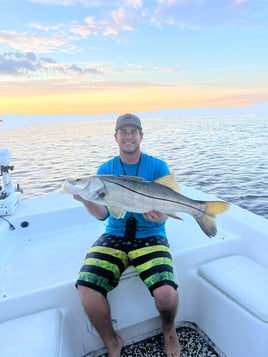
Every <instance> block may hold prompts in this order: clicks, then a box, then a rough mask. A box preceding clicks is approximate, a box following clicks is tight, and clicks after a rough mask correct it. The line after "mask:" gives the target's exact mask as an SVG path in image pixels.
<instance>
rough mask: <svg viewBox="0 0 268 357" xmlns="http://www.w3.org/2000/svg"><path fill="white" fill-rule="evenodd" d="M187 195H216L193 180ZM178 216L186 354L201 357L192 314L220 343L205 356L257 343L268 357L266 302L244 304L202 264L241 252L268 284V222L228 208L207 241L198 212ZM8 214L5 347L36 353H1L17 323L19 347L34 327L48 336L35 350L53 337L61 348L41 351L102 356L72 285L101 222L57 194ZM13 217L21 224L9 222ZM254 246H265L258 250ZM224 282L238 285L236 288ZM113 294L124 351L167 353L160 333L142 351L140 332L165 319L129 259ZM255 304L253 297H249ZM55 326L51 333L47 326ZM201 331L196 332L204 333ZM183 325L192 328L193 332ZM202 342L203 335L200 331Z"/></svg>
mask: <svg viewBox="0 0 268 357" xmlns="http://www.w3.org/2000/svg"><path fill="white" fill-rule="evenodd" d="M183 194H187V195H188V197H191V195H192V197H195V198H196V199H211V197H210V196H208V195H206V194H204V193H200V192H197V191H193V190H189V191H187V188H185V190H184V192H183ZM181 217H182V218H183V221H177V220H173V219H169V220H168V222H167V234H168V237H169V242H170V247H171V250H172V254H173V260H174V268H175V276H176V279H177V282H178V284H179V291H180V309H179V313H178V316H177V317H176V325H177V326H178V334H179V335H180V339H181V341H182V347H183V349H182V352H183V354H182V357H186V356H192V355H193V356H194V355H195V356H202V354H194V352H193V349H195V348H196V347H193V348H192V347H189V344H188V343H189V340H191V341H192V342H193V345H192V346H194V345H195V342H194V340H195V339H196V338H197V337H195V338H193V337H192V335H191V337H189V328H188V327H189V326H188V327H187V328H188V329H187V328H186V327H185V326H181V325H180V324H181V323H182V321H190V322H193V323H194V324H195V325H196V326H198V328H199V329H202V330H203V331H204V332H201V337H204V336H205V335H202V334H203V333H205V334H206V335H207V336H209V338H210V339H211V340H212V341H213V342H214V343H215V344H216V345H217V346H218V349H217V348H215V349H214V352H213V351H212V350H211V354H208V353H210V352H204V353H207V354H204V356H210V355H211V356H221V355H220V354H219V353H220V351H223V352H222V353H223V355H224V353H226V354H227V355H228V357H237V356H238V355H243V356H244V357H247V356H250V354H249V351H251V352H252V353H253V354H254V355H256V356H257V357H266V356H267V355H268V347H267V346H266V347H265V348H266V349H265V348H263V346H264V345H266V343H265V341H267V338H268V327H267V321H265V314H266V309H267V310H268V306H267V305H268V304H266V303H265V302H264V303H263V305H262V316H261V317H260V316H254V313H252V309H253V310H254V308H255V306H253V308H252V309H251V310H250V309H246V308H245V307H244V306H243V304H242V303H241V302H240V301H239V299H241V296H238V301H234V299H233V297H232V293H233V292H232V291H227V292H224V291H221V285H222V281H221V280H219V281H218V284H219V287H215V285H213V284H212V283H211V281H210V279H211V276H210V275H211V274H210V271H209V269H208V278H204V277H203V276H201V274H200V269H201V268H202V267H203V266H204V265H205V264H206V263H207V262H210V261H215V262H216V264H217V262H218V260H219V259H220V258H225V257H230V256H234V257H236V256H243V257H247V258H248V259H250V261H254V262H257V263H258V268H257V270H256V274H257V275H258V276H259V271H261V272H262V273H263V278H262V279H263V280H262V281H261V282H264V283H266V277H267V279H268V276H266V273H267V272H268V261H267V253H266V252H267V248H268V239H267V229H266V228H267V221H266V220H265V219H261V217H257V216H255V215H252V214H250V213H249V212H247V211H245V210H242V209H240V208H238V207H236V206H231V208H230V210H229V211H228V212H227V213H225V214H224V215H222V216H219V217H218V219H217V226H218V234H217V235H216V237H214V238H212V239H210V238H208V237H207V236H205V234H204V233H203V232H202V231H201V230H200V228H199V226H198V225H197V223H196V222H195V221H194V220H193V218H192V217H190V216H187V215H181ZM5 218H6V219H7V220H8V221H9V222H6V221H4V220H0V249H1V260H0V342H1V343H0V355H1V356H5V357H6V356H7V357H8V356H11V355H12V357H17V356H20V357H22V356H25V357H32V356H35V355H34V354H28V355H26V354H25V355H23V354H16V353H15V354H14V351H12V354H9V355H8V354H6V355H5V353H6V350H4V349H5V348H11V347H12V344H11V343H10V342H9V344H8V341H11V340H12V331H14V330H15V331H21V338H20V339H19V338H18V332H17V333H16V336H13V338H16V339H17V340H18V344H19V343H20V342H21V344H22V345H21V346H20V348H19V350H20V351H22V350H23V346H24V344H25V346H26V345H28V344H29V343H27V341H28V342H29V340H28V339H29V336H28V335H27V333H26V332H25V331H28V330H29V329H30V330H31V331H32V333H33V335H34V334H35V335H36V334H37V335H38V334H40V335H42V336H43V339H42V341H38V340H37V339H35V341H34V342H33V343H32V348H33V349H34V344H37V343H39V342H40V344H41V345H38V346H37V347H36V348H37V349H38V348H39V350H40V351H43V350H44V351H45V346H48V345H54V344H55V345H56V346H57V348H56V350H55V351H56V352H55V351H54V350H53V351H54V352H53V353H54V354H53V353H52V354H50V352H49V353H47V354H46V355H45V354H40V353H39V354H38V355H39V356H40V357H43V356H44V357H49V356H50V355H51V356H52V355H53V356H61V357H77V356H97V355H99V352H98V353H97V352H96V351H100V350H101V349H102V348H103V345H102V342H101V340H100V338H99V336H98V334H97V333H96V331H95V330H94V328H93V327H92V326H91V324H90V323H89V321H88V320H87V318H86V316H85V314H84V312H83V310H82V307H81V304H80V301H79V298H78V296H77V292H76V289H75V287H74V283H75V279H76V275H77V272H78V270H79V268H80V264H81V262H82V260H83V259H84V256H85V253H86V251H87V249H88V248H89V246H90V245H91V244H92V242H93V241H94V240H95V239H96V237H98V236H99V235H100V234H101V233H102V232H103V229H104V222H100V221H96V220H95V219H93V218H92V217H90V215H88V213H87V212H86V210H85V209H84V208H83V207H82V206H81V204H80V203H79V202H77V201H75V200H73V198H72V197H70V196H68V195H63V194H60V193H54V194H50V195H44V196H41V197H38V198H36V199H31V200H25V201H23V202H22V203H21V205H20V206H18V207H17V211H16V213H15V214H14V215H12V216H7V217H5ZM10 224H12V225H13V226H14V227H15V230H12V229H11V226H10ZM252 237H254V244H252V239H253V238H252ZM256 245H260V246H262V247H263V249H257V246H256ZM250 267H251V265H249V268H250ZM246 268H247V267H246ZM259 269H260V270H259ZM246 273H247V271H246ZM234 276H236V274H234ZM255 278H256V276H255V275H253V276H252V277H250V276H249V277H248V279H249V281H248V284H247V289H246V290H245V294H246V295H247V293H248V292H250V289H252V288H254V286H255V287H256V289H258V287H257V285H256V279H255ZM223 280H224V278H223ZM267 282H268V280H267ZM266 285H267V286H268V284H266ZM228 289H231V290H232V287H228ZM228 294H229V296H228ZM266 296H267V295H266ZM109 301H110V303H111V306H112V314H113V315H112V318H113V321H114V324H115V328H116V329H117V331H119V333H120V335H121V336H122V337H123V339H124V343H125V346H129V347H127V348H126V349H125V350H124V351H125V352H124V351H123V353H125V355H132V356H133V357H134V356H152V355H154V356H158V355H159V356H161V353H162V352H161V337H159V336H158V337H155V338H154V339H153V341H154V342H148V341H146V345H147V347H148V346H152V345H154V346H158V347H159V351H158V352H157V354H156V352H154V354H145V352H142V354H141V353H140V352H138V349H141V350H142V351H144V349H143V348H144V347H142V346H143V345H141V344H140V345H139V347H137V345H136V343H137V342H139V341H140V340H143V339H144V338H143V337H146V338H149V337H150V338H151V337H152V336H153V335H152V331H154V332H155V331H158V333H159V331H160V330H159V329H160V319H159V317H158V312H157V310H156V308H155V307H154V306H153V304H152V300H151V296H150V294H149V293H148V292H147V291H146V289H144V286H143V284H142V282H141V281H140V279H139V278H138V277H137V275H136V273H135V271H134V270H133V268H132V267H129V268H128V269H127V270H126V272H125V273H124V274H123V276H122V278H121V281H120V284H119V286H118V287H117V289H115V290H114V291H112V292H111V293H110V294H109ZM122 301H124V304H123V305H122ZM254 304H255V305H256V304H257V302H256V301H254V300H253V305H254ZM144 306H146V309H144ZM263 316H264V318H263ZM33 321H34V322H35V323H36V325H35V324H33ZM25 326H26V327H27V328H28V330H27V328H25ZM29 326H30V327H29ZM35 326H36V331H37V332H36V333H34V327H35ZM14 327H15V328H14ZM19 327H21V330H20V329H19ZM48 327H49V328H48ZM53 329H54V330H55V331H56V332H55V334H51V330H53ZM199 329H198V333H199V332H200V331H201V330H199ZM54 330H53V331H54ZM255 330H256V331H258V337H257V339H258V344H259V345H260V346H261V347H260V349H259V350H257V351H256V348H255V347H254V350H252V346H251V345H253V340H254V339H256V336H254V338H253V336H252V331H255ZM38 331H39V332H38ZM185 331H188V332H187V333H188V335H187V333H186V332H185ZM223 331H224V333H223ZM191 332H192V333H193V336H194V335H195V336H197V335H196V331H193V330H192V331H191ZM5 333H9V334H7V335H6V334H5ZM185 333H186V335H185ZM25 334H26V335H27V336H26V335H25ZM199 335H200V333H199ZM199 335H198V336H199ZM183 336H186V337H183ZM187 336H188V337H187ZM193 339H194V340H193ZM198 340H199V341H200V340H202V338H201V339H200V338H199V337H198ZM183 341H184V342H183ZM187 341H188V342H187ZM209 341H210V340H209ZM184 343H185V345H184ZM7 344H8V347H7ZM42 344H43V345H42ZM211 345H213V343H212V344H211V343H210V342H209V343H206V344H204V349H205V351H207V350H206V348H208V347H205V346H211ZM255 345H256V343H255V342H254V346H255ZM25 346H24V347H25ZM135 348H136V350H135ZM202 348H203V347H202ZM209 348H210V347H209ZM130 351H131V352H130ZM215 351H216V352H215ZM139 353H140V354H139ZM146 353H149V351H147V352H146ZM158 353H159V354H158ZM191 353H193V354H191ZM202 353H203V352H202ZM213 353H218V354H213ZM123 356H124V354H123Z"/></svg>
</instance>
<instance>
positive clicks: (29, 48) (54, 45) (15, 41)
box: [0, 31, 76, 53]
mask: <svg viewBox="0 0 268 357" xmlns="http://www.w3.org/2000/svg"><path fill="white" fill-rule="evenodd" d="M0 43H2V44H6V45H8V46H9V47H11V48H14V49H16V50H21V51H24V52H38V53H51V52H55V51H59V52H74V51H75V50H76V49H75V46H74V45H73V44H71V43H70V39H69V38H68V37H66V36H64V35H63V34H59V35H53V34H52V35H50V36H48V35H47V36H41V35H37V34H29V33H25V32H24V33H18V32H15V31H0Z"/></svg>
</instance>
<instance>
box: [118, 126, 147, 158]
mask: <svg viewBox="0 0 268 357" xmlns="http://www.w3.org/2000/svg"><path fill="white" fill-rule="evenodd" d="M142 138H143V133H142V132H141V130H140V129H139V128H137V127H136V126H134V125H124V126H122V127H121V128H120V129H118V130H117V132H116V133H115V140H116V142H117V144H118V146H119V149H120V151H122V152H123V153H125V154H133V153H135V152H137V151H138V150H139V148H140V143H141V141H142Z"/></svg>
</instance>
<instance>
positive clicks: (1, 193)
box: [0, 148, 22, 216]
mask: <svg viewBox="0 0 268 357" xmlns="http://www.w3.org/2000/svg"><path fill="white" fill-rule="evenodd" d="M0 169H1V171H0V175H1V177H2V183H3V186H0V216H8V215H12V214H14V212H15V210H16V207H17V205H18V204H19V202H20V201H21V200H22V189H21V188H20V186H19V185H16V186H14V185H12V183H11V176H10V171H12V170H13V169H14V166H10V151H9V150H8V149H5V148H0Z"/></svg>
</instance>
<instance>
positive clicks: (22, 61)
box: [0, 52, 102, 82]
mask: <svg viewBox="0 0 268 357" xmlns="http://www.w3.org/2000/svg"><path fill="white" fill-rule="evenodd" d="M42 73H43V74H44V73H46V75H47V76H48V77H58V76H61V75H62V76H65V75H68V76H72V75H77V74H79V75H84V76H86V75H88V74H93V75H98V74H101V73H102V72H101V70H100V69H99V68H94V67H93V66H90V65H83V66H82V65H81V66H79V65H77V64H67V63H57V62H56V61H55V60H53V59H51V58H46V57H37V56H36V54H34V53H33V52H25V53H20V52H7V53H3V54H0V75H2V76H4V75H9V76H15V77H17V76H18V75H20V76H22V77H28V78H30V77H33V78H34V77H36V75H40V76H41V77H42ZM42 80H43V81H44V82H45V79H42Z"/></svg>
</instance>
